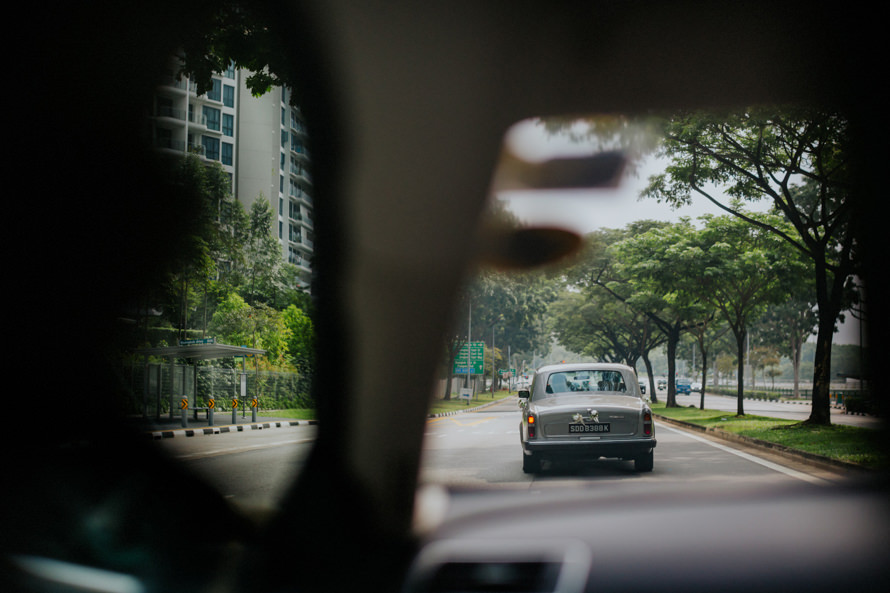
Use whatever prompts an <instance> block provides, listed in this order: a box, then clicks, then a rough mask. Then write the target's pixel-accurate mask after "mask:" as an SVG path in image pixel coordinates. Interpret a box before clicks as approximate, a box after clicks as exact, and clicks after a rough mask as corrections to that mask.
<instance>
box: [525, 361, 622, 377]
mask: <svg viewBox="0 0 890 593" xmlns="http://www.w3.org/2000/svg"><path fill="white" fill-rule="evenodd" d="M560 371H623V372H626V373H633V372H634V370H633V369H632V368H631V367H629V366H628V365H626V364H620V363H616V362H567V363H562V364H551V365H547V366H543V367H541V368H539V369H538V370H537V372H538V373H541V374H542V373H556V372H560Z"/></svg>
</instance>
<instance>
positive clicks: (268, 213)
mask: <svg viewBox="0 0 890 593" xmlns="http://www.w3.org/2000/svg"><path fill="white" fill-rule="evenodd" d="M274 222H275V211H274V210H273V209H272V206H271V205H270V204H269V200H267V199H266V198H265V196H263V195H262V194H260V195H259V196H257V198H256V199H255V200H254V201H253V205H251V207H250V214H249V218H248V224H247V236H246V238H245V242H244V258H243V261H244V266H245V267H244V276H245V278H244V282H245V287H244V290H245V293H246V295H247V301H248V302H249V303H251V304H256V303H257V302H263V303H267V304H269V303H273V302H274V301H275V295H276V293H277V292H278V291H280V290H281V289H282V287H281V285H280V280H281V275H280V269H281V266H282V257H281V244H280V243H279V242H278V239H276V238H275V235H273V234H272V229H273V223H274Z"/></svg>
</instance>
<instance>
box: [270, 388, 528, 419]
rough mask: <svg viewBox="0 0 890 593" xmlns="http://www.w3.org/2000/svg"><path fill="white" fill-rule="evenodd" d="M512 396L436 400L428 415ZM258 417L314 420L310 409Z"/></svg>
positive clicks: (486, 394)
mask: <svg viewBox="0 0 890 593" xmlns="http://www.w3.org/2000/svg"><path fill="white" fill-rule="evenodd" d="M511 395H513V394H512V393H510V392H508V391H495V392H494V397H492V395H491V393H490V392H487V391H486V392H484V393H478V394H476V396H475V397H474V398H473V399H472V400H470V401H469V402H467V400H465V399H461V398H459V397H456V396H455V397H453V399H450V400H448V401H444V400H440V399H437V400H435V401H434V402H433V403H432V404H431V405H430V410H429V413H430V414H444V413H447V412H455V411H460V410H466V409H468V408H475V407H477V406H481V405H484V404H490V403H492V402H496V401H499V400H502V399H504V398H507V397H510V396H511ZM260 416H267V417H274V418H293V419H294V420H316V419H317V418H316V415H315V410H311V409H290V410H263V411H262V412H261V413H260Z"/></svg>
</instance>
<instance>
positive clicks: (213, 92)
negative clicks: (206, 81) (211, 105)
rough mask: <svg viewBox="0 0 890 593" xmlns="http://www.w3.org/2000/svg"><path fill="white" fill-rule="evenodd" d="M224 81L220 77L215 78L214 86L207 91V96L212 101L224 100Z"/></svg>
mask: <svg viewBox="0 0 890 593" xmlns="http://www.w3.org/2000/svg"><path fill="white" fill-rule="evenodd" d="M221 95H222V81H220V80H219V79H218V78H214V79H213V86H212V88H211V89H210V90H209V91H207V98H208V99H210V100H211V101H220V100H222V96H221Z"/></svg>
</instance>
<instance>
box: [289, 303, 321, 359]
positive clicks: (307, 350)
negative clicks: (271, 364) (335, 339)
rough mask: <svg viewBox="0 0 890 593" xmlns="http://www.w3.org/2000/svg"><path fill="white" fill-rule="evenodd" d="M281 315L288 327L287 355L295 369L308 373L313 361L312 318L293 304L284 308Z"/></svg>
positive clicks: (313, 333) (313, 330)
mask: <svg viewBox="0 0 890 593" xmlns="http://www.w3.org/2000/svg"><path fill="white" fill-rule="evenodd" d="M283 316H284V325H285V327H286V328H287V329H288V333H287V351H288V355H289V356H290V359H291V360H292V361H293V365H294V366H295V367H297V369H299V370H300V371H302V372H306V373H309V372H311V370H312V368H313V366H314V361H315V327H314V325H313V323H312V319H311V318H310V317H309V315H307V314H306V313H305V312H304V311H303V310H302V309H300V308H299V307H297V306H296V305H294V304H292V305H290V306H288V307H287V308H286V309H285V310H284V313H283Z"/></svg>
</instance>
